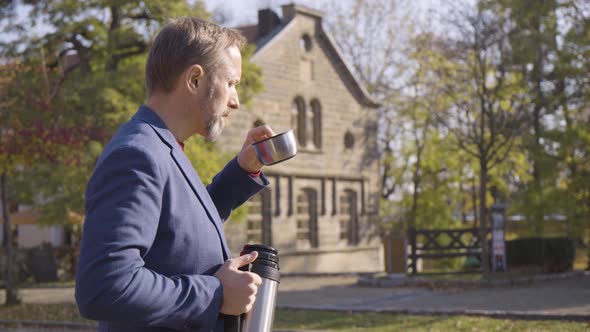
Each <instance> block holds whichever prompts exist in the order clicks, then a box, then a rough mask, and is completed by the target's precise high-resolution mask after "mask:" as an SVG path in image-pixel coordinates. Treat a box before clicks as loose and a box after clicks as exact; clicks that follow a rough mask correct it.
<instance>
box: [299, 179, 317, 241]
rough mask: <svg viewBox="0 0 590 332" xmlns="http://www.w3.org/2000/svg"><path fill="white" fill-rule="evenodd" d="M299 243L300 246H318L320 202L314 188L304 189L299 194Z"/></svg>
mask: <svg viewBox="0 0 590 332" xmlns="http://www.w3.org/2000/svg"><path fill="white" fill-rule="evenodd" d="M296 211H297V218H296V220H297V245H298V247H305V248H309V247H311V248H317V247H318V246H319V238H318V204H317V192H316V191H315V190H314V189H310V188H307V189H303V190H302V191H301V193H300V194H299V195H298V196H297V210H296Z"/></svg>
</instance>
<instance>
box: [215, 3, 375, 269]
mask: <svg viewBox="0 0 590 332" xmlns="http://www.w3.org/2000/svg"><path fill="white" fill-rule="evenodd" d="M258 21H259V22H258V24H257V25H254V26H246V27H241V28H240V29H241V30H242V32H243V33H244V35H245V36H246V37H247V38H248V40H249V41H250V42H251V43H255V44H256V46H257V48H256V52H255V54H254V56H253V58H252V61H253V62H254V63H255V64H257V65H258V66H259V67H260V68H261V69H262V73H263V80H264V86H265V91H264V92H263V93H261V94H259V95H257V96H256V97H255V98H254V100H253V103H252V107H250V108H246V107H243V108H242V109H241V110H239V111H237V112H234V113H233V114H232V117H231V119H230V120H229V123H228V124H227V126H226V129H225V131H224V134H223V135H221V137H220V139H219V141H218V144H219V146H220V147H221V148H222V149H223V150H224V151H231V152H237V151H238V149H239V148H240V147H241V144H242V142H243V139H244V138H245V136H246V133H247V131H248V130H249V129H250V128H252V127H254V126H257V125H260V124H262V123H266V124H268V125H270V126H271V127H272V128H273V129H274V130H275V131H276V132H277V133H279V132H282V131H285V130H288V129H295V132H296V136H297V139H298V146H299V152H298V154H297V156H296V157H295V158H294V159H291V160H289V161H287V162H284V163H282V164H278V165H274V166H269V167H266V168H265V174H267V176H268V177H269V179H270V181H271V185H270V186H269V188H268V189H265V190H264V191H263V192H262V193H260V194H258V195H257V196H255V197H254V198H252V199H251V200H250V202H249V203H248V204H249V207H250V209H249V216H248V218H247V220H245V221H243V222H239V221H237V222H228V223H226V234H227V236H228V239H229V244H230V247H231V249H232V251H233V252H234V254H237V253H239V251H240V249H241V247H242V245H243V244H245V243H265V244H269V245H272V246H273V247H275V248H277V249H278V250H279V253H280V258H281V270H282V271H283V272H286V273H343V272H374V271H382V270H383V263H382V262H383V257H382V249H381V248H382V247H381V241H380V237H379V234H377V228H376V222H377V212H378V197H379V188H380V185H379V160H378V151H377V146H376V145H377V143H376V135H377V110H376V108H377V107H378V104H377V103H376V102H375V101H373V100H372V99H371V97H370V96H369V94H368V93H367V91H366V90H365V88H364V87H363V86H362V85H361V84H360V83H359V81H358V80H357V79H356V78H355V76H354V75H353V73H352V71H351V70H350V68H349V67H348V66H347V64H346V63H345V61H344V59H343V57H342V54H341V52H340V50H339V48H338V46H337V45H336V44H335V42H334V39H333V38H332V37H331V36H330V34H329V33H328V32H327V31H326V30H324V28H323V26H322V14H321V13H320V12H318V11H316V10H313V9H309V8H306V7H303V6H299V5H293V4H291V5H286V6H283V7H282V17H279V16H278V15H277V14H276V13H275V12H273V11H272V10H270V9H264V10H261V11H259V13H258Z"/></svg>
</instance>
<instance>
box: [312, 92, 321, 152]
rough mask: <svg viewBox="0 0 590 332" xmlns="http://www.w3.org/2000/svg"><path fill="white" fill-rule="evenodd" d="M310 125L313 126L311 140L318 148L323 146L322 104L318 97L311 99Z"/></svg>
mask: <svg viewBox="0 0 590 332" xmlns="http://www.w3.org/2000/svg"><path fill="white" fill-rule="evenodd" d="M310 126H311V128H313V132H312V135H311V137H310V140H311V141H312V142H313V145H315V147H316V148H318V149H319V148H321V147H322V105H321V104H320V101H319V100H317V99H313V100H312V101H311V121H310Z"/></svg>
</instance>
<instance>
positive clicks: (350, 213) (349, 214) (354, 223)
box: [340, 190, 359, 245]
mask: <svg viewBox="0 0 590 332" xmlns="http://www.w3.org/2000/svg"><path fill="white" fill-rule="evenodd" d="M340 240H346V242H347V244H348V245H357V244H358V242H359V236H358V205H357V194H356V192H355V191H353V190H345V191H344V194H343V195H342V196H340Z"/></svg>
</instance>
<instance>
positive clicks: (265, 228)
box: [246, 189, 272, 246]
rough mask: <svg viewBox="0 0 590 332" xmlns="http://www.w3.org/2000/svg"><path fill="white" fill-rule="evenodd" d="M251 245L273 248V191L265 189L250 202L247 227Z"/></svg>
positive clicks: (248, 239)
mask: <svg viewBox="0 0 590 332" xmlns="http://www.w3.org/2000/svg"><path fill="white" fill-rule="evenodd" d="M246 228H247V229H246V235H247V236H246V237H247V241H248V242H249V243H262V244H266V245H269V246H272V212H271V191H270V189H265V190H263V191H261V192H260V193H258V194H256V195H254V196H253V197H252V198H251V199H250V200H249V214H248V222H247V225H246Z"/></svg>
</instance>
